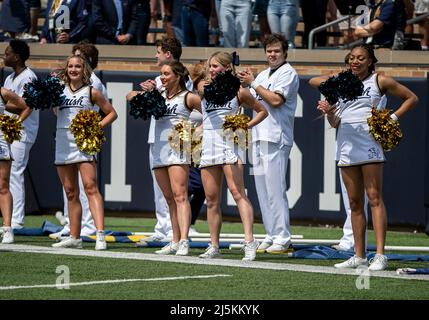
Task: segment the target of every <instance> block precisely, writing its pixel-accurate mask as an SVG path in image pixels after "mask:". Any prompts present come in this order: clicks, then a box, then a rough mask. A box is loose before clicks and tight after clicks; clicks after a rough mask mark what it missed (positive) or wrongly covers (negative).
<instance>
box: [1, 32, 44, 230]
mask: <svg viewBox="0 0 429 320" xmlns="http://www.w3.org/2000/svg"><path fill="white" fill-rule="evenodd" d="M29 57H30V48H29V47H28V45H27V43H26V42H24V41H22V40H11V41H10V42H9V46H8V47H7V48H6V50H5V53H4V58H3V60H4V65H5V66H6V67H10V68H12V69H13V73H12V74H10V75H9V76H8V77H7V78H6V80H5V82H4V87H5V88H6V89H9V90H11V91H13V92H14V93H16V94H17V95H18V96H20V97H22V95H23V93H24V86H25V84H26V83H28V82H31V81H33V80H34V79H36V78H37V76H36V75H35V74H34V72H33V71H32V70H31V69H30V68H28V67H27V66H26V65H25V62H26V61H27V59H28V58H29ZM5 113H6V114H9V115H10V113H9V112H5ZM38 129H39V110H33V112H32V113H31V114H30V116H29V117H28V118H27V119H25V121H24V122H23V130H22V132H21V133H22V137H21V140H20V141H17V140H15V141H14V142H13V143H12V144H11V146H10V147H11V151H12V155H13V159H14V161H12V168H11V172H10V192H11V193H12V197H13V213H12V228H13V229H21V228H23V226H24V218H25V187H24V171H25V168H26V167H27V163H28V157H29V154H30V150H31V147H32V146H33V144H34V142H35V141H36V137H37V131H38Z"/></svg>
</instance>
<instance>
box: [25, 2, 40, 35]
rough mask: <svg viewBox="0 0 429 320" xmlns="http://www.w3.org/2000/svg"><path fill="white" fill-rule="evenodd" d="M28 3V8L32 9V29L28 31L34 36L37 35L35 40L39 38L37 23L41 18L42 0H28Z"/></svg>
mask: <svg viewBox="0 0 429 320" xmlns="http://www.w3.org/2000/svg"><path fill="white" fill-rule="evenodd" d="M27 3H28V9H29V10H30V25H29V27H30V29H29V30H28V33H29V34H30V35H32V36H37V39H36V38H34V40H39V36H38V35H37V27H38V26H37V24H38V20H39V14H40V8H41V3H40V0H27Z"/></svg>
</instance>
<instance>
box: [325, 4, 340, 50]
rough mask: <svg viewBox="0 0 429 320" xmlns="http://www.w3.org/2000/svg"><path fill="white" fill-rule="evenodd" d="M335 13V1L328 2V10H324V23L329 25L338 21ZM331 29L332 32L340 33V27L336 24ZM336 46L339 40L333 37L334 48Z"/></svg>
mask: <svg viewBox="0 0 429 320" xmlns="http://www.w3.org/2000/svg"><path fill="white" fill-rule="evenodd" d="M337 11H338V9H337V5H336V4H335V1H334V0H329V1H328V8H327V10H326V23H329V22H332V21H335V20H337V19H338V16H337ZM331 29H332V31H334V32H340V27H339V25H338V24H336V25H334V26H332V27H331ZM338 44H339V39H338V37H336V36H334V41H333V45H334V47H338Z"/></svg>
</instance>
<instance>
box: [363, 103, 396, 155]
mask: <svg viewBox="0 0 429 320" xmlns="http://www.w3.org/2000/svg"><path fill="white" fill-rule="evenodd" d="M389 111H390V110H388V109H383V110H377V108H374V107H373V108H372V110H371V114H372V115H371V117H369V118H368V120H367V121H368V126H369V132H371V134H372V135H373V137H374V139H375V140H376V141H377V142H378V143H380V144H381V146H382V147H383V150H384V151H390V150H392V149H393V148H395V147H396V146H397V145H398V143H399V141H401V139H402V132H401V128H400V127H399V121H394V120H393V119H392V118H391V117H390V114H389Z"/></svg>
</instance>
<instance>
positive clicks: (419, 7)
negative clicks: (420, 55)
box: [414, 0, 429, 50]
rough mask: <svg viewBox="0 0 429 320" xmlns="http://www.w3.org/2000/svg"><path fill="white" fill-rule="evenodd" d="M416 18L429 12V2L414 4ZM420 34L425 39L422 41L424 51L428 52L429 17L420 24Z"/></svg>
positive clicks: (419, 1)
mask: <svg viewBox="0 0 429 320" xmlns="http://www.w3.org/2000/svg"><path fill="white" fill-rule="evenodd" d="M414 12H415V14H416V17H418V16H420V15H422V14H425V13H428V12H429V0H416V1H415V3H414ZM419 32H420V33H421V34H422V36H423V38H422V39H421V41H420V45H421V47H422V50H428V46H429V17H426V19H424V20H423V21H420V22H419Z"/></svg>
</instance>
